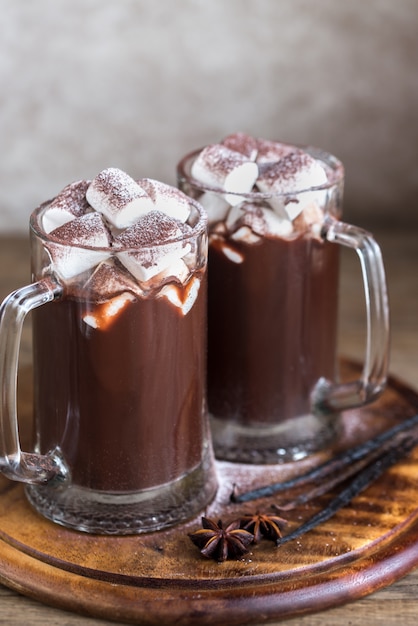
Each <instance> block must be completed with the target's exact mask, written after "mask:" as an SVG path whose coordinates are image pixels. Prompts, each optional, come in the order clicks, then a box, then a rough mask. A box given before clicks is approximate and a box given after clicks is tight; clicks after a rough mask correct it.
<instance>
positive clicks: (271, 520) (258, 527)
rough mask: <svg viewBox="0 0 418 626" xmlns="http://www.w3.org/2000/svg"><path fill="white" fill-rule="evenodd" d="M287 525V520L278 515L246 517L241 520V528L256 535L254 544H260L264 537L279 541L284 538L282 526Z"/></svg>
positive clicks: (259, 514)
mask: <svg viewBox="0 0 418 626" xmlns="http://www.w3.org/2000/svg"><path fill="white" fill-rule="evenodd" d="M284 524H286V520H284V519H283V518H281V517H279V516H278V515H264V514H262V513H259V511H257V513H256V514H255V515H244V516H243V517H242V518H241V520H240V526H241V528H243V529H244V530H248V531H250V532H251V533H252V534H253V535H254V543H258V542H259V541H260V540H261V539H262V538H263V537H264V538H265V539H270V540H271V541H277V539H280V537H281V536H282V531H281V528H280V527H281V526H283V525H284Z"/></svg>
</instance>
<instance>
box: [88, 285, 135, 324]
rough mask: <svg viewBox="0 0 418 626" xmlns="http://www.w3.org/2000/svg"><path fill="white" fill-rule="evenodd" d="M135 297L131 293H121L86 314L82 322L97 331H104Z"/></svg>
mask: <svg viewBox="0 0 418 626" xmlns="http://www.w3.org/2000/svg"><path fill="white" fill-rule="evenodd" d="M134 300H135V297H134V296H133V295H132V294H131V293H121V294H119V295H118V296H115V297H114V298H111V299H110V300H107V301H106V302H103V303H102V304H99V305H97V306H96V307H95V308H94V310H92V311H90V312H89V313H86V315H84V317H83V321H84V322H85V323H86V324H88V325H89V326H91V327H92V328H96V329H98V330H106V329H107V328H109V326H110V325H111V324H112V322H114V321H115V320H116V318H117V316H118V313H119V312H120V311H122V310H123V309H125V308H126V307H127V306H128V304H129V303H130V302H133V301H134Z"/></svg>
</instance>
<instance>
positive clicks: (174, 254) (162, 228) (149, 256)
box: [114, 211, 191, 282]
mask: <svg viewBox="0 0 418 626" xmlns="http://www.w3.org/2000/svg"><path fill="white" fill-rule="evenodd" d="M188 231H190V232H191V228H190V227H189V226H187V225H186V224H184V225H183V224H181V222H179V221H178V220H175V219H174V218H172V217H169V216H168V215H165V213H162V212H161V211H152V212H151V213H148V214H147V215H145V216H144V217H142V218H141V219H139V220H138V221H137V223H136V224H134V225H133V226H131V227H130V228H127V229H126V230H125V231H124V232H123V233H121V234H120V235H119V236H118V237H116V238H115V242H114V245H115V248H125V250H121V251H120V252H118V253H117V257H118V258H119V260H120V261H121V263H123V265H124V266H125V267H126V268H127V270H128V271H129V272H130V273H131V274H132V275H133V276H134V277H135V278H136V279H137V280H139V281H143V282H146V281H148V280H150V279H151V278H152V277H153V276H156V275H157V274H160V273H161V272H162V271H164V270H167V271H168V272H169V271H170V268H171V266H172V265H175V263H176V262H177V261H178V259H181V258H183V257H184V256H186V254H188V253H189V252H190V251H191V245H190V244H189V243H187V241H182V239H184V237H185V235H186V236H187V232H188ZM176 239H178V241H173V240H176ZM166 242H167V243H166Z"/></svg>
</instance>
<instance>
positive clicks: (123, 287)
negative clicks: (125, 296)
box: [83, 259, 143, 302]
mask: <svg viewBox="0 0 418 626" xmlns="http://www.w3.org/2000/svg"><path fill="white" fill-rule="evenodd" d="M83 288H84V289H85V290H86V291H87V292H88V293H89V295H90V298H91V299H92V300H95V301H98V302H104V301H105V300H108V298H109V297H110V296H116V295H118V294H120V293H122V292H130V293H132V294H135V295H138V296H142V295H143V292H142V289H141V288H140V287H139V286H138V284H137V283H136V281H135V280H133V278H132V276H131V274H130V273H129V272H127V271H126V269H125V267H124V266H123V265H119V264H118V263H115V261H114V260H113V259H106V260H105V261H103V262H102V263H99V265H98V266H97V267H96V269H95V270H94V272H93V273H92V274H91V275H90V276H89V277H88V279H87V281H86V283H85V284H84V286H83Z"/></svg>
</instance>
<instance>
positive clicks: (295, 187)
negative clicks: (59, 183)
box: [178, 133, 343, 463]
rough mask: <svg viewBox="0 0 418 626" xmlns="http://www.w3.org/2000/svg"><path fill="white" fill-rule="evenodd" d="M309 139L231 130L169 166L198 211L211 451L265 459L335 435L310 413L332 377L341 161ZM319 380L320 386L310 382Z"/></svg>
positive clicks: (327, 418) (329, 422) (333, 421)
mask: <svg viewBox="0 0 418 626" xmlns="http://www.w3.org/2000/svg"><path fill="white" fill-rule="evenodd" d="M328 157H329V155H325V154H324V153H322V152H321V151H318V150H315V149H306V150H305V149H301V148H298V147H296V146H291V145H287V144H282V143H278V142H271V141H266V140H262V139H255V138H253V137H251V136H249V135H245V134H243V133H237V134H235V135H230V136H228V137H227V138H225V139H224V140H223V141H222V142H221V143H220V144H212V145H209V146H206V147H205V148H203V149H202V150H198V151H196V152H194V153H192V154H190V155H188V156H186V157H184V159H183V160H182V161H181V162H180V163H179V165H178V181H179V186H180V188H181V189H182V190H183V191H184V192H185V193H187V194H188V195H189V196H191V197H193V198H195V199H198V200H199V202H201V203H202V204H203V206H204V207H205V208H206V210H207V212H208V217H209V227H210V230H209V232H210V238H209V273H208V280H209V283H208V285H209V289H208V294H209V295H208V328H209V331H208V407H209V413H210V416H211V426H212V435H213V443H214V448H215V453H216V455H217V456H218V457H219V458H221V459H226V460H230V461H244V462H252V463H277V462H280V461H288V460H294V459H298V458H303V457H304V456H306V455H307V454H309V453H311V452H314V451H315V450H318V449H321V448H323V447H324V446H325V445H327V444H328V443H329V442H330V441H331V440H333V438H334V437H335V433H336V432H337V430H338V423H339V422H338V417H337V416H336V415H335V414H334V415H332V416H331V415H326V414H318V412H317V410H316V407H315V406H314V403H313V396H314V393H315V390H316V389H317V388H318V386H319V385H326V384H327V381H334V380H335V379H336V374H337V372H336V351H337V350H336V348H337V346H336V343H337V308H338V274H339V249H338V246H337V245H335V244H334V243H331V242H330V241H327V240H326V237H324V236H323V234H322V231H323V227H324V224H325V223H326V220H330V219H334V218H336V217H338V216H339V215H340V209H341V207H340V202H341V194H342V181H343V168H342V165H341V164H340V163H339V162H338V161H337V160H336V159H333V158H332V157H330V158H328ZM321 388H322V387H321Z"/></svg>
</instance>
